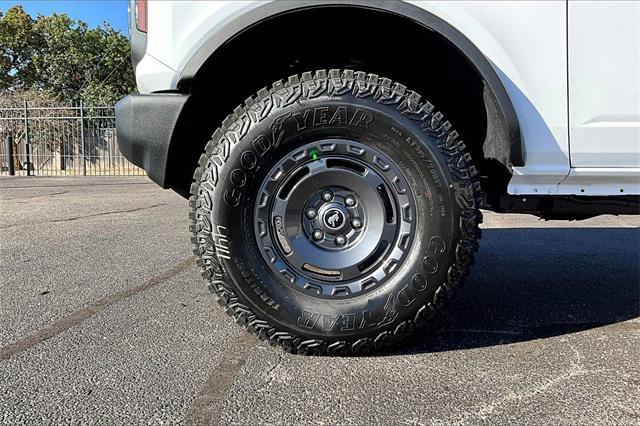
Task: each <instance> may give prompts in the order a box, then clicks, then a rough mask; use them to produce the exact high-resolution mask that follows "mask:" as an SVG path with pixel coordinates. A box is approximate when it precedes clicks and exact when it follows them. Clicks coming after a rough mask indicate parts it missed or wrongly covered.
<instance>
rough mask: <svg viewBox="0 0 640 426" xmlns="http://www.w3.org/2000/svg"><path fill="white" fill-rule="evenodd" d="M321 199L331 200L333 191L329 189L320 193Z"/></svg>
mask: <svg viewBox="0 0 640 426" xmlns="http://www.w3.org/2000/svg"><path fill="white" fill-rule="evenodd" d="M322 199H323V200H324V201H331V200H333V193H332V192H331V191H325V192H323V193H322Z"/></svg>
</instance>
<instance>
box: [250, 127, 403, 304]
mask: <svg viewBox="0 0 640 426" xmlns="http://www.w3.org/2000/svg"><path fill="white" fill-rule="evenodd" d="M254 211H255V218H254V225H255V234H256V239H257V243H258V248H259V250H260V253H261V255H262V257H263V258H264V260H265V261H266V263H267V264H268V265H269V268H270V269H271V270H272V272H274V273H275V274H276V275H279V276H280V277H282V278H284V279H285V280H286V281H288V282H290V283H291V284H292V285H294V286H295V287H297V288H299V289H301V290H302V291H304V292H306V293H309V294H313V295H317V296H321V297H330V298H333V297H345V296H350V295H355V294H358V293H361V292H363V291H368V290H370V289H372V288H374V287H376V286H378V285H379V284H381V283H383V282H384V281H386V280H387V279H388V277H389V276H390V275H391V274H392V273H393V272H394V271H396V270H397V269H398V268H399V267H400V265H401V264H402V262H403V260H404V258H405V257H406V255H407V253H408V251H409V249H410V246H411V243H412V236H413V231H414V224H415V216H416V209H415V202H414V197H413V194H412V191H411V188H410V186H409V185H408V183H407V180H406V178H405V177H404V175H403V174H402V172H401V170H400V168H399V167H398V166H397V165H396V164H395V163H394V162H393V161H391V160H390V159H389V158H388V157H387V156H386V155H385V154H383V153H381V152H380V151H378V150H376V149H373V148H371V147H369V146H366V145H363V144H360V143H358V142H354V141H350V140H344V139H326V140H321V141H318V142H314V143H310V144H307V145H305V146H302V147H301V148H299V149H298V150H296V151H295V152H293V153H291V154H290V155H289V156H287V157H285V158H283V159H282V160H280V161H279V162H278V163H277V164H276V165H275V166H274V167H273V168H272V170H271V171H270V172H269V174H268V175H267V177H266V178H265V180H264V182H263V183H262V185H261V188H260V191H259V196H258V197H257V201H256V208H255V210H254Z"/></svg>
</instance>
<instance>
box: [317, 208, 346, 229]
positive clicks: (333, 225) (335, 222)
mask: <svg viewBox="0 0 640 426" xmlns="http://www.w3.org/2000/svg"><path fill="white" fill-rule="evenodd" d="M322 220H323V221H324V225H325V226H326V227H327V228H329V229H340V228H341V227H342V225H344V222H345V217H344V213H342V212H341V211H340V210H338V209H329V210H327V211H326V213H325V214H324V217H323V218H322Z"/></svg>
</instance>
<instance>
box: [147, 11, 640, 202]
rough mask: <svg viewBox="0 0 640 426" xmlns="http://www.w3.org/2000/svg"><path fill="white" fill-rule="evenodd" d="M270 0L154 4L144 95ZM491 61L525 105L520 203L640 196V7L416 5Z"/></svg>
mask: <svg viewBox="0 0 640 426" xmlns="http://www.w3.org/2000/svg"><path fill="white" fill-rule="evenodd" d="M264 3H265V2H263V1H210V2H202V1H175V2H169V1H168V2H151V3H150V5H149V10H148V22H149V28H148V42H147V46H146V52H145V54H144V57H143V58H142V60H141V61H140V62H139V63H138V64H137V67H136V78H137V84H138V89H139V91H140V93H153V92H158V91H167V90H172V89H176V87H177V84H178V81H179V77H180V75H181V73H182V71H183V70H184V69H185V67H186V66H187V64H188V63H189V60H190V59H191V58H192V56H193V55H195V54H196V52H197V51H198V49H200V48H201V47H202V46H203V45H204V44H205V43H206V42H207V40H209V39H210V38H212V37H215V36H219V35H220V34H218V33H219V32H220V31H221V28H224V24H225V23H228V22H230V21H232V20H238V19H242V16H244V15H245V14H247V13H250V12H251V11H252V10H253V9H256V8H258V7H260V6H262V5H263V4H264ZM410 3H412V4H413V5H415V6H418V7H420V8H422V9H425V10H427V11H428V12H430V13H432V14H434V15H436V16H437V17H439V18H441V19H442V20H444V21H446V22H447V23H449V24H450V25H451V26H453V27H455V28H456V29H457V30H458V31H459V32H460V33H462V34H463V35H464V36H466V37H467V38H468V40H469V41H471V43H473V44H474V45H475V46H476V47H477V48H478V49H479V51H480V52H482V54H483V55H484V56H485V57H486V58H487V59H488V60H489V61H490V63H491V65H492V66H493V68H494V69H495V71H496V73H497V74H498V76H499V78H500V80H501V82H502V84H503V85H504V87H505V89H506V91H507V93H508V95H509V98H510V101H511V102H512V104H513V107H514V109H515V112H516V115H517V119H518V121H519V124H520V129H521V134H522V140H523V145H524V146H523V156H524V163H525V165H524V166H522V167H517V166H516V167H513V170H512V172H513V176H512V178H511V181H510V182H509V186H508V192H509V194H514V195H524V194H535V195H594V196H603V195H621V194H624V195H632V194H633V195H635V194H640V71H639V70H640V29H639V28H640V3H639V2H626V1H585V2H580V1H574V0H569V1H477V2H469V1H460V2H458V1H446V2H443V1H412V2H410Z"/></svg>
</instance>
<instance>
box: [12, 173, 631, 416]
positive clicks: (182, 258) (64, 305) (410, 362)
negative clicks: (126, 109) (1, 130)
mask: <svg viewBox="0 0 640 426" xmlns="http://www.w3.org/2000/svg"><path fill="white" fill-rule="evenodd" d="M483 227H484V230H483V239H482V242H481V248H480V251H479V253H478V256H477V260H476V265H475V266H474V269H473V271H472V273H471V276H470V277H469V279H468V280H467V283H466V285H465V288H464V290H463V291H461V292H460V294H459V297H458V298H457V299H456V300H455V301H454V302H453V303H452V304H451V305H450V307H449V309H448V317H447V320H446V321H444V322H443V323H441V324H438V327H437V328H436V329H435V330H433V331H431V332H429V333H425V334H424V335H423V336H421V337H419V338H418V339H417V341H416V342H415V343H413V344H412V345H410V346H409V347H407V348H405V349H404V350H402V351H400V352H395V353H390V354H385V355H380V356H375V357H367V358H321V357H303V356H293V355H288V354H284V353H282V352H281V351H280V350H276V349H274V348H271V347H269V346H265V345H264V344H262V343H259V342H257V341H256V340H255V339H254V338H253V337H251V336H249V335H248V334H246V333H245V332H243V331H241V330H240V329H239V328H238V327H237V326H236V325H235V324H234V323H233V321H232V320H231V319H230V318H228V317H227V316H226V315H225V314H224V313H223V312H222V310H221V309H220V308H219V307H218V306H217V305H216V304H215V303H214V301H213V298H212V297H211V296H210V295H209V294H208V291H207V290H206V288H205V285H204V283H203V281H202V279H201V278H200V276H199V274H198V270H197V268H196V266H195V264H194V259H193V257H192V256H191V251H190V247H189V232H188V219H187V203H186V201H185V200H184V199H182V198H180V197H179V196H178V195H176V194H174V193H172V192H170V191H164V190H161V189H160V188H158V187H156V186H155V185H154V184H152V183H150V182H149V181H148V180H147V179H146V178H0V422H2V423H6V424H59V423H87V424H105V425H107V424H108V425H111V424H149V423H151V424H160V423H165V424H166V423H170V424H173V423H187V424H218V423H220V424H242V425H256V424H363V425H364V424H372V423H373V424H385V425H386V424H442V423H445V424H450V423H459V424H477V423H497V424H511V423H519V424H594V423H595V424H604V423H610V424H640V319H639V317H640V216H635V217H632V216H621V217H615V216H601V217H598V218H594V219H589V220H586V221H579V222H560V221H549V222H544V221H539V220H537V219H536V218H534V217H528V216H523V215H502V216H500V215H496V214H490V213H486V214H485V224H484V225H483Z"/></svg>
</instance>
